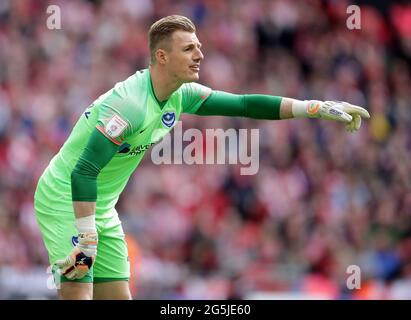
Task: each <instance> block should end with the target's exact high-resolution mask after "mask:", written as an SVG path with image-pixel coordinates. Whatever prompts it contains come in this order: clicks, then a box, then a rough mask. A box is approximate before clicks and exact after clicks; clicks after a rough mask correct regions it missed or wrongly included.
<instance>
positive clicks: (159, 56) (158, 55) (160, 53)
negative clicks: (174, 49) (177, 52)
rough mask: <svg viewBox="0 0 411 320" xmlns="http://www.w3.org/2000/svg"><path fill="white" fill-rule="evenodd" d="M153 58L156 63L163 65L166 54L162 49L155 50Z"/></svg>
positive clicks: (165, 60)
mask: <svg viewBox="0 0 411 320" xmlns="http://www.w3.org/2000/svg"><path fill="white" fill-rule="evenodd" d="M155 56H156V61H157V63H159V64H165V63H166V62H167V54H166V51H165V50H164V49H157V50H156V53H155Z"/></svg>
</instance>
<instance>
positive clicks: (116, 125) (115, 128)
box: [105, 114, 127, 138]
mask: <svg viewBox="0 0 411 320" xmlns="http://www.w3.org/2000/svg"><path fill="white" fill-rule="evenodd" d="M125 128H127V122H126V121H125V120H123V119H122V118H121V117H120V116H119V115H117V114H115V115H114V116H113V117H112V118H111V119H110V121H109V122H108V123H107V125H106V129H105V132H106V134H107V135H108V136H109V137H111V138H117V137H118V136H119V135H120V134H122V133H123V131H124V129H125Z"/></svg>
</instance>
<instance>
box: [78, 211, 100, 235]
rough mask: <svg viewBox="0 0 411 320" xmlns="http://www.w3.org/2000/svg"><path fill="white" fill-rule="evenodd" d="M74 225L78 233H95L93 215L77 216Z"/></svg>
mask: <svg viewBox="0 0 411 320" xmlns="http://www.w3.org/2000/svg"><path fill="white" fill-rule="evenodd" d="M74 225H75V226H76V228H77V231H78V232H79V233H84V232H94V233H97V229H96V219H95V215H94V214H91V215H89V216H86V217H82V218H77V219H76V222H75V223H74Z"/></svg>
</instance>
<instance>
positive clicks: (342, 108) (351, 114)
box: [292, 100, 370, 132]
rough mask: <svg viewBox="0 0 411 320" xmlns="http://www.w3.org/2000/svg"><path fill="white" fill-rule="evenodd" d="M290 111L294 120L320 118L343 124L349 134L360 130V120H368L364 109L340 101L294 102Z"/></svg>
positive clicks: (368, 116)
mask: <svg viewBox="0 0 411 320" xmlns="http://www.w3.org/2000/svg"><path fill="white" fill-rule="evenodd" d="M292 111H293V115H294V117H296V118H297V117H301V118H321V119H325V120H335V121H341V122H345V123H346V129H347V131H349V132H355V131H357V130H358V129H360V127H361V118H365V119H369V118H370V114H369V113H368V111H367V110H365V109H364V108H362V107H359V106H356V105H353V104H350V103H348V102H342V101H325V102H322V101H318V100H308V101H307V100H305V101H299V100H294V102H293V105H292Z"/></svg>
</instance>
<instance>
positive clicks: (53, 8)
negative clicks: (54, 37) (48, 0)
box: [46, 4, 61, 30]
mask: <svg viewBox="0 0 411 320" xmlns="http://www.w3.org/2000/svg"><path fill="white" fill-rule="evenodd" d="M47 14H49V16H48V17H47V21H46V25H47V28H48V29H50V30H56V29H57V30H60V29H61V9H60V7H59V6H58V5H55V4H52V5H49V6H48V7H47Z"/></svg>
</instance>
